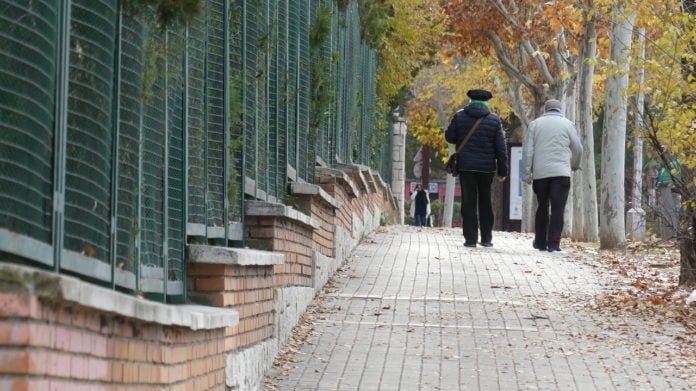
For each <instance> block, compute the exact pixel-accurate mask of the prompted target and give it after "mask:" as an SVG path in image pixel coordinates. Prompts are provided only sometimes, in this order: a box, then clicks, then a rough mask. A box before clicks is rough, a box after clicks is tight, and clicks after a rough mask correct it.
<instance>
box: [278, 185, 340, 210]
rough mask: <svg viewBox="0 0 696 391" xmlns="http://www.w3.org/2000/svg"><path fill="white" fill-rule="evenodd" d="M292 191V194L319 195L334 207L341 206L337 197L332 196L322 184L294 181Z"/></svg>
mask: <svg viewBox="0 0 696 391" xmlns="http://www.w3.org/2000/svg"><path fill="white" fill-rule="evenodd" d="M290 193H292V194H307V195H316V196H319V197H320V198H321V199H322V200H324V201H326V202H327V203H328V204H329V205H331V206H333V208H334V209H340V208H341V202H340V201H338V200H337V199H335V198H333V197H331V195H330V194H329V193H327V192H326V191H325V190H324V189H322V188H321V187H320V186H317V185H313V184H311V183H297V182H293V183H291V184H290Z"/></svg>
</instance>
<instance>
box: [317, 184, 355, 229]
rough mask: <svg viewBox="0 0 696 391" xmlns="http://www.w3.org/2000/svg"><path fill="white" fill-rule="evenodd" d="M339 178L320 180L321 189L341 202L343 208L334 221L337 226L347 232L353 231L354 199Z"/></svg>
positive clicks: (338, 211) (337, 212)
mask: <svg viewBox="0 0 696 391" xmlns="http://www.w3.org/2000/svg"><path fill="white" fill-rule="evenodd" d="M341 182H342V181H340V180H339V178H337V177H334V176H327V177H322V178H320V182H319V183H320V185H321V188H322V189H324V191H326V192H327V193H329V195H331V196H332V197H333V198H335V199H336V201H338V202H340V203H341V205H342V207H341V208H339V209H338V210H336V212H335V219H334V221H335V222H336V224H340V225H341V226H342V227H343V228H345V229H346V230H347V231H350V230H351V227H352V225H353V223H352V219H353V218H352V212H353V204H352V199H353V197H351V196H350V195H349V193H348V191H347V190H346V187H345V184H344V183H341Z"/></svg>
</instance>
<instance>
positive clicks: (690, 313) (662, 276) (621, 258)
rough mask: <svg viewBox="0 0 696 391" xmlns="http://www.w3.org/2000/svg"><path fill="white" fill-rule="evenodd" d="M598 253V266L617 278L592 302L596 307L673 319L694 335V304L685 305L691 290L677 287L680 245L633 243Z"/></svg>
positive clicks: (629, 313) (653, 318)
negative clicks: (619, 250) (613, 273)
mask: <svg viewBox="0 0 696 391" xmlns="http://www.w3.org/2000/svg"><path fill="white" fill-rule="evenodd" d="M598 255H599V256H598V258H597V260H598V262H599V263H600V265H601V266H602V267H604V268H606V269H609V270H610V271H613V272H615V274H616V277H615V278H614V279H613V280H614V281H612V283H611V286H610V287H608V291H607V292H606V293H604V294H603V295H600V296H599V297H597V298H596V300H595V301H594V304H593V306H594V307H595V309H601V310H602V311H603V312H607V311H612V312H615V313H616V315H619V314H621V315H635V316H640V317H647V318H649V319H651V320H653V321H658V322H669V321H676V322H678V323H680V324H682V325H683V326H684V327H685V328H686V332H687V334H692V335H696V305H694V304H692V305H687V304H686V302H685V299H686V297H687V296H688V295H689V293H690V291H689V290H686V289H684V288H680V287H679V286H678V282H679V248H678V246H677V245H676V244H675V243H674V242H655V241H652V242H632V243H630V244H629V245H628V246H627V247H626V250H624V251H621V252H616V251H612V252H609V251H602V252H599V254H598Z"/></svg>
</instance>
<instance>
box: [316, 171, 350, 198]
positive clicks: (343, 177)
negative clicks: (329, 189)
mask: <svg viewBox="0 0 696 391" xmlns="http://www.w3.org/2000/svg"><path fill="white" fill-rule="evenodd" d="M316 172H317V175H319V176H323V177H335V178H338V179H340V183H341V184H342V185H344V187H346V188H347V191H348V194H350V195H351V196H353V197H355V198H358V197H360V190H358V186H357V185H356V184H355V182H353V179H351V178H350V177H349V176H348V175H347V174H346V173H345V172H344V171H341V170H337V169H335V168H326V167H317V169H316Z"/></svg>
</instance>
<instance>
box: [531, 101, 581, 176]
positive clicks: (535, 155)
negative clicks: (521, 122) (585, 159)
mask: <svg viewBox="0 0 696 391" xmlns="http://www.w3.org/2000/svg"><path fill="white" fill-rule="evenodd" d="M581 157H582V144H581V143H580V139H579V138H578V134H577V131H576V130H575V124H573V123H572V122H571V121H569V120H568V119H566V118H565V117H564V116H563V115H562V114H561V113H559V112H557V111H553V110H551V111H547V112H546V113H544V115H542V116H541V117H539V118H537V119H535V120H534V121H532V122H530V123H529V126H528V127H527V136H526V137H525V139H524V145H523V148H522V168H523V172H522V180H523V181H526V180H528V179H529V178H532V179H543V178H551V177H557V176H567V177H569V176H570V173H571V169H572V170H575V169H578V168H580V158H581Z"/></svg>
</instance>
